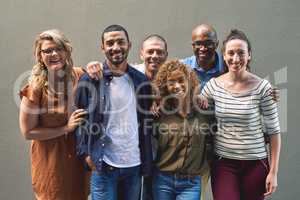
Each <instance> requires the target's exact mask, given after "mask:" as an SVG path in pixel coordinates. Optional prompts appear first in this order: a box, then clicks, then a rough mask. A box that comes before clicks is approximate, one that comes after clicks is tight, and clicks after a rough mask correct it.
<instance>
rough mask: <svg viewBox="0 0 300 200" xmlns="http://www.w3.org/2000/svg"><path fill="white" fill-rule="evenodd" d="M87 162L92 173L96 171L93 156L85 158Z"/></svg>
mask: <svg viewBox="0 0 300 200" xmlns="http://www.w3.org/2000/svg"><path fill="white" fill-rule="evenodd" d="M85 162H86V163H87V165H88V166H89V168H90V169H91V170H92V171H95V170H96V165H95V164H94V162H93V161H92V159H91V156H87V157H85Z"/></svg>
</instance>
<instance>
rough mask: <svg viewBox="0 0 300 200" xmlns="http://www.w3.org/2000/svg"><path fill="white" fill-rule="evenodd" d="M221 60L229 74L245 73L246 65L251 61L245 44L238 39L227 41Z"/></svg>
mask: <svg viewBox="0 0 300 200" xmlns="http://www.w3.org/2000/svg"><path fill="white" fill-rule="evenodd" d="M223 58H224V61H225V63H226V65H227V67H228V71H229V72H234V73H237V72H241V71H246V68H247V64H248V63H249V61H250V59H251V55H250V52H249V51H248V45H247V42H246V41H244V40H240V39H233V40H230V41H228V42H227V43H226V45H225V49H224V53H223Z"/></svg>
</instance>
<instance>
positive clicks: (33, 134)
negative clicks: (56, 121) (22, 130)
mask: <svg viewBox="0 0 300 200" xmlns="http://www.w3.org/2000/svg"><path fill="white" fill-rule="evenodd" d="M67 133H68V129H67V126H61V127H56V128H45V127H36V128H33V129H32V130H30V131H28V132H27V133H26V134H24V135H25V138H26V139H27V140H49V139H53V138H57V137H60V136H62V135H65V134H67Z"/></svg>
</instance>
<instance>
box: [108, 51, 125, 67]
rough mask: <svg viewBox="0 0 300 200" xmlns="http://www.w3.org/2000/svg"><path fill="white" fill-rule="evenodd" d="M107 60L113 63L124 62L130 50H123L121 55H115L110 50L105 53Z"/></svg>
mask: <svg viewBox="0 0 300 200" xmlns="http://www.w3.org/2000/svg"><path fill="white" fill-rule="evenodd" d="M105 55H106V58H107V60H109V62H110V63H111V64H113V65H120V64H121V63H123V62H124V61H125V60H127V57H128V52H126V51H123V52H121V54H120V56H117V57H114V55H111V54H110V53H109V52H108V53H106V54H105Z"/></svg>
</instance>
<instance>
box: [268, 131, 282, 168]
mask: <svg viewBox="0 0 300 200" xmlns="http://www.w3.org/2000/svg"><path fill="white" fill-rule="evenodd" d="M280 149H281V137H280V134H274V135H270V156H271V159H270V173H274V174H277V173H278V166H279V157H280Z"/></svg>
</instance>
